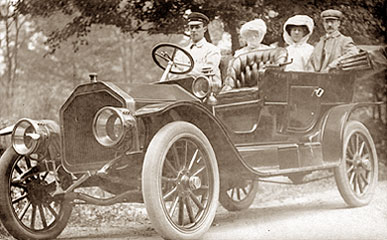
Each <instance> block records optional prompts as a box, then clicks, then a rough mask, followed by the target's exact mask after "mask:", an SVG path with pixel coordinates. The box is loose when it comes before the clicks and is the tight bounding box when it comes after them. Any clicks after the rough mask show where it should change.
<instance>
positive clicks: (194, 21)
mask: <svg viewBox="0 0 387 240" xmlns="http://www.w3.org/2000/svg"><path fill="white" fill-rule="evenodd" d="M209 21H210V19H209V18H208V17H207V16H206V15H204V14H203V13H199V12H192V13H190V14H189V15H188V25H198V24H200V23H203V25H207V24H208V22H209Z"/></svg>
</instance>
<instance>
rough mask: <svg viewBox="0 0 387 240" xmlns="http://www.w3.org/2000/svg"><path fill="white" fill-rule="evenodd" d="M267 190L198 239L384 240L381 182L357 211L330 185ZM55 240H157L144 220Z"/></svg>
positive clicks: (68, 232)
mask: <svg viewBox="0 0 387 240" xmlns="http://www.w3.org/2000/svg"><path fill="white" fill-rule="evenodd" d="M272 185H273V184H267V183H266V184H262V185H261V191H260V192H259V193H258V194H257V197H256V200H255V202H254V204H253V205H252V206H251V207H250V208H249V209H247V210H245V211H242V212H237V213H234V212H227V211H226V210H225V209H224V208H222V207H219V208H218V213H217V215H216V218H215V221H214V223H213V226H212V227H211V228H210V231H209V232H208V233H207V234H206V235H204V237H203V239H204V240H228V239H230V240H238V239H246V240H253V239H265V240H266V239H287V240H292V239H297V240H300V239H313V240H319V239H324V240H325V239H335V240H337V239H343V240H355V239H356V240H360V239H364V240H366V239H367V240H369V239H373V240H378V239H380V240H385V239H387V181H382V182H380V183H379V185H378V188H377V191H376V194H375V197H374V199H373V201H372V202H371V204H370V205H368V206H365V207H361V208H348V207H347V206H346V205H345V203H344V201H343V200H342V199H341V197H340V195H339V193H338V191H337V189H336V186H335V185H334V182H332V181H331V182H329V183H328V184H327V185H326V186H325V187H322V189H323V190H321V189H319V191H318V192H315V191H314V189H313V188H314V187H316V186H319V185H318V183H313V184H312V185H309V184H307V185H300V186H290V187H285V189H284V188H283V187H282V186H277V185H276V186H272ZM318 188H320V187H318ZM276 189H278V192H279V193H278V194H275V195H276V198H275V199H274V200H273V199H270V198H271V197H270V194H265V192H266V193H267V191H276V192H277V190H276ZM265 198H267V199H265ZM141 207H143V206H142V205H141V206H140V210H141V211H142V212H143V211H144V209H141ZM60 238H61V239H68V240H76V239H93V240H97V239H98V240H100V239H108V240H112V239H144V240H155V239H161V238H160V237H159V236H158V235H157V233H156V232H155V231H154V230H153V228H152V226H151V224H150V222H149V220H147V219H146V220H145V221H142V222H141V223H138V222H130V223H124V224H122V223H116V224H114V223H107V224H102V225H98V226H85V227H79V226H68V227H67V228H66V229H65V231H64V232H63V233H62V234H61V235H60Z"/></svg>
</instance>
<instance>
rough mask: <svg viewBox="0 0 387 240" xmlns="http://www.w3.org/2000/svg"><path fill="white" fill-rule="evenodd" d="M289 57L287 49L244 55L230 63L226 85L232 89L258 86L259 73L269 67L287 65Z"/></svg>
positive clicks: (267, 50) (259, 51) (253, 52)
mask: <svg viewBox="0 0 387 240" xmlns="http://www.w3.org/2000/svg"><path fill="white" fill-rule="evenodd" d="M287 56H288V53H287V51H286V49H285V48H273V49H265V50H256V51H251V52H248V53H244V54H242V55H240V56H238V57H236V58H234V59H233V60H232V61H231V62H230V64H229V66H228V69H227V76H226V78H225V81H224V85H226V86H229V87H231V88H241V87H252V86H257V81H258V78H259V72H260V71H262V70H264V69H265V68H266V67H267V66H279V64H281V63H285V62H286V60H287Z"/></svg>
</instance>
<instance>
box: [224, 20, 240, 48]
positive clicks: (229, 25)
mask: <svg viewBox="0 0 387 240" xmlns="http://www.w3.org/2000/svg"><path fill="white" fill-rule="evenodd" d="M224 25H225V30H226V31H227V32H228V33H229V34H230V35H231V53H232V55H234V53H235V51H236V50H238V49H239V48H240V44H239V34H238V31H237V24H235V21H232V19H231V21H224Z"/></svg>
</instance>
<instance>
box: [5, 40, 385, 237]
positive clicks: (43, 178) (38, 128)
mask: <svg viewBox="0 0 387 240" xmlns="http://www.w3.org/2000/svg"><path fill="white" fill-rule="evenodd" d="M178 53H179V54H183V55H185V57H186V59H188V63H189V64H187V63H184V62H176V61H175V55H176V54H178ZM152 55H153V59H154V60H155V62H156V64H157V65H159V66H160V67H161V68H162V69H164V74H163V75H162V77H161V80H160V81H158V82H156V83H154V84H122V83H121V84H113V83H111V82H106V81H99V80H97V79H96V76H95V75H94V74H92V75H91V81H90V82H89V83H86V84H82V85H79V86H78V87H77V88H76V89H75V90H74V91H73V92H72V94H71V95H70V97H69V98H68V99H67V100H66V101H65V103H64V104H63V105H62V107H61V109H60V122H59V123H56V122H54V121H51V120H32V119H27V118H23V119H20V120H19V121H18V122H17V123H16V124H15V125H14V127H13V128H8V131H2V132H1V133H2V134H3V135H5V134H9V133H12V146H10V147H9V148H7V150H6V151H5V152H4V154H3V155H2V156H1V159H0V218H1V221H2V223H3V225H4V227H5V228H6V229H7V230H8V231H9V233H10V234H12V235H13V236H14V237H15V238H17V239H52V238H55V237H57V236H58V235H59V234H60V233H61V232H62V230H63V229H64V228H65V226H66V224H67V222H68V220H69V217H70V215H71V211H72V207H73V206H74V205H75V204H94V205H111V204H115V203H123V202H144V203H145V206H146V209H147V213H148V215H149V218H150V220H151V222H152V224H153V226H154V228H155V229H156V230H157V232H158V233H159V234H160V235H161V236H162V237H164V238H166V239H197V238H200V237H201V236H202V235H203V234H204V233H205V232H206V231H207V230H208V229H209V228H210V226H211V223H212V222H213V219H214V217H215V213H216V209H217V206H218V202H220V203H221V204H222V206H223V207H224V208H226V209H227V210H229V211H238V210H242V209H246V208H248V207H249V206H250V205H251V204H252V202H253V200H254V198H255V195H256V191H257V188H258V182H259V181H263V180H265V179H268V178H270V177H275V176H285V177H286V178H285V179H286V180H287V181H288V182H289V183H294V184H302V183H305V182H308V181H309V180H308V179H307V178H308V177H309V176H310V175H309V176H306V175H308V174H310V173H312V172H314V171H317V170H324V171H325V170H326V171H331V172H333V173H334V177H335V180H336V183H337V187H338V190H339V192H340V194H341V196H342V197H343V199H344V201H345V202H346V203H347V204H348V205H349V206H351V207H358V206H363V205H366V204H368V203H369V202H370V200H371V198H372V195H373V192H374V189H375V186H376V184H377V177H378V158H377V154H376V150H375V146H374V142H373V140H372V138H371V135H370V133H369V131H368V130H367V128H366V127H365V125H363V124H362V123H361V122H359V121H356V120H354V119H352V118H351V113H352V112H353V111H354V110H355V109H357V108H359V107H362V106H364V105H365V104H367V103H353V102H352V97H353V85H354V79H355V75H356V73H353V72H351V71H337V72H333V73H311V72H284V71H283V66H284V65H285V64H287V62H288V60H287V52H286V50H285V49H282V48H277V49H269V50H261V51H254V52H249V53H246V54H244V55H241V56H239V57H238V58H236V59H234V60H233V62H232V63H231V64H230V71H229V72H228V75H227V80H228V81H233V82H234V84H235V88H234V89H231V90H228V91H222V90H221V86H216V85H215V84H213V83H212V81H211V78H212V74H211V72H210V71H209V72H207V73H206V74H204V75H203V76H199V77H192V76H186V75H184V76H183V75H182V77H181V78H176V79H172V78H169V75H171V74H175V75H176V74H187V73H189V72H190V70H191V69H192V68H193V60H192V57H191V56H190V55H189V53H188V52H186V51H185V50H183V49H182V48H180V47H178V46H176V45H173V44H167V43H163V44H160V45H158V46H156V47H155V48H154V50H153V51H152ZM351 61H354V62H359V61H367V59H366V58H364V56H357V57H354V58H352V59H349V60H347V62H346V63H343V64H342V68H345V67H346V68H350V66H352V65H353V64H352V65H351V64H350V63H351ZM263 63H264V64H265V68H264V69H262V68H261V66H262V64H263ZM346 70H348V69H346ZM9 129H12V130H9ZM85 187H99V188H101V189H102V190H104V191H106V192H109V193H110V194H111V197H108V198H101V197H97V196H92V195H90V194H88V193H85V192H82V191H79V190H80V189H81V188H85Z"/></svg>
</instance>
